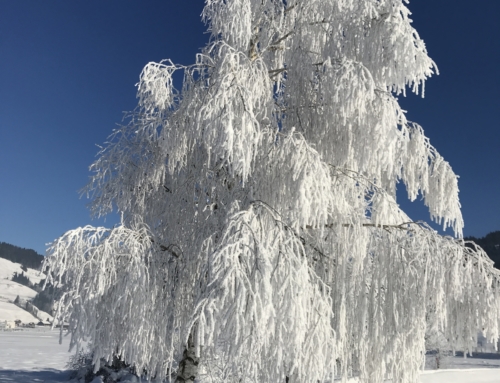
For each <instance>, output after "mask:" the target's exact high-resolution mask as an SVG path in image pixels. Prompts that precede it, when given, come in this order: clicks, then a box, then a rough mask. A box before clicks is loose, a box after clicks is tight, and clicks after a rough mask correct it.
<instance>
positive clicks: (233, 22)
mask: <svg viewBox="0 0 500 383" xmlns="http://www.w3.org/2000/svg"><path fill="white" fill-rule="evenodd" d="M409 15H410V12H409V10H408V8H407V6H406V1H402V0H364V1H359V0H342V1H340V0H338V1H337V0H335V1H324V0H307V1H301V0H297V1H283V0H233V1H230V2H228V1H224V0H207V1H206V5H205V8H204V11H203V14H202V17H203V20H204V21H205V22H206V23H207V25H208V31H209V32H210V34H211V38H210V42H209V43H208V45H207V46H206V47H205V48H204V49H203V50H202V51H201V52H200V53H199V54H198V55H197V56H196V61H195V63H194V64H193V65H191V66H182V65H177V64H174V63H173V62H171V61H170V60H165V61H162V62H160V63H153V62H152V63H149V64H147V65H146V66H145V68H144V69H143V71H142V73H141V76H140V81H139V83H138V91H137V97H138V107H137V109H136V110H135V111H133V112H132V113H130V115H129V121H128V124H126V125H124V126H122V127H120V128H119V129H116V130H115V131H114V132H113V134H112V135H111V136H110V138H109V142H108V143H107V145H106V146H105V148H104V149H103V150H102V151H101V152H100V155H99V157H98V159H97V160H96V162H95V163H94V164H93V165H92V166H91V169H92V171H93V177H92V180H91V182H90V183H89V185H88V186H87V188H86V192H87V193H88V195H89V196H90V197H91V198H92V206H91V210H92V212H93V213H94V214H95V215H96V216H102V215H105V214H107V213H109V212H111V211H113V210H116V211H118V212H119V213H120V214H121V217H122V218H121V224H120V225H119V226H117V227H114V228H112V229H106V228H101V227H97V228H96V227H90V226H87V227H83V228H77V229H74V230H71V231H69V232H67V233H66V234H64V235H63V236H62V237H61V238H59V239H58V240H57V241H55V242H54V243H53V244H52V245H51V247H50V248H49V249H48V254H49V257H48V260H47V263H48V265H49V266H50V271H51V276H50V279H49V280H50V281H51V282H52V283H54V284H55V285H56V286H61V287H62V288H63V290H64V294H63V296H62V298H61V300H60V303H59V306H58V310H59V311H58V315H59V317H60V319H64V320H67V321H68V322H69V323H70V330H71V333H72V344H78V343H79V342H81V341H82V340H84V339H87V337H90V339H91V342H92V343H91V344H92V349H93V351H94V362H95V363H96V368H99V363H100V359H101V358H105V359H107V360H112V359H113V357H114V356H119V357H120V358H121V359H123V360H124V361H126V362H127V363H131V364H134V365H136V366H137V368H138V370H139V371H141V370H142V369H143V368H144V369H146V370H147V371H148V372H149V373H150V374H151V375H152V376H154V375H158V376H165V375H168V374H172V373H173V371H174V370H176V369H177V374H178V379H180V378H179V376H181V375H182V373H183V372H182V371H180V370H182V368H181V367H182V366H183V365H181V364H180V363H179V362H180V361H181V360H182V358H183V356H182V355H183V353H184V356H186V352H192V353H193V355H195V356H196V357H199V358H200V365H199V368H194V369H193V370H192V371H190V374H191V375H190V376H187V377H186V376H184V375H183V376H182V379H183V380H193V379H194V375H193V374H196V375H197V376H198V377H200V378H201V379H202V380H203V381H214V382H215V381H220V382H222V381H224V382H229V381H238V382H284V381H285V379H286V378H288V379H289V380H290V381H291V382H317V381H327V380H329V379H332V376H334V375H335V376H341V377H342V379H343V381H346V379H347V378H348V377H350V376H353V375H357V376H359V377H360V381H361V382H370V383H377V382H382V381H383V379H384V378H385V377H387V376H390V377H392V378H393V381H394V382H417V380H418V374H419V369H420V367H421V365H422V358H423V355H424V354H425V335H426V331H429V330H426V329H431V331H441V332H443V333H444V334H445V336H446V338H447V340H448V341H449V342H450V347H455V348H457V347H461V348H465V349H467V348H468V347H471V346H472V345H473V343H474V339H475V338H476V336H477V331H478V330H480V329H484V330H485V333H486V335H487V337H488V338H498V331H499V318H500V315H499V314H500V301H499V299H498V291H499V278H498V276H499V274H498V272H497V271H496V270H494V269H493V265H492V262H491V261H490V260H489V259H488V257H487V256H486V254H485V253H484V252H483V251H482V250H481V249H480V248H478V247H473V248H469V247H466V246H464V241H463V240H462V239H461V237H462V228H463V219H462V215H461V212H460V203H459V198H458V183H457V176H456V175H455V174H454V172H453V170H452V168H451V167H450V165H449V164H448V163H447V162H446V161H445V160H444V159H443V158H442V157H441V156H440V155H439V153H438V152H437V150H436V149H435V148H434V147H433V146H432V145H431V144H430V142H429V139H428V138H427V137H426V136H425V134H424V131H423V129H422V128H421V127H420V126H419V125H418V124H416V123H413V122H410V121H408V120H407V119H406V116H405V113H404V111H403V110H402V109H401V108H400V106H399V104H398V96H401V95H404V94H405V92H406V91H407V89H410V90H411V91H413V92H416V93H419V92H422V94H423V91H424V83H425V81H426V80H427V79H428V78H429V77H430V76H431V75H432V74H433V73H435V72H437V67H436V65H435V64H434V62H433V61H432V60H431V59H430V58H429V57H428V55H427V51H426V48H425V45H424V42H423V41H422V40H421V39H420V38H419V36H418V33H417V32H416V31H415V29H414V28H413V27H412V26H411V20H410V18H409ZM177 71H181V72H183V75H184V81H183V85H182V88H181V89H180V90H177V89H175V88H174V81H173V75H174V73H175V72H177ZM398 183H402V184H404V185H405V187H406V190H407V192H408V198H409V199H410V200H415V199H416V198H418V197H421V198H422V199H423V201H424V203H425V205H426V206H427V207H428V208H429V212H430V218H431V219H432V220H434V221H436V222H438V223H440V224H442V225H443V227H444V228H446V227H451V228H452V229H453V230H454V232H455V236H456V238H451V237H443V236H440V235H438V234H437V233H436V232H435V231H434V230H432V229H431V228H430V227H429V226H427V225H426V224H425V223H421V222H413V221H412V220H411V219H410V217H408V216H407V215H406V214H405V212H404V211H402V210H401V209H400V208H399V206H398V204H397V201H396V187H397V185H398ZM429 313H432V315H428V314H429ZM429 321H431V322H432V323H429ZM185 351H186V352H185Z"/></svg>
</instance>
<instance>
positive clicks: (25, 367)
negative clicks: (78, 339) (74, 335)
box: [0, 328, 71, 383]
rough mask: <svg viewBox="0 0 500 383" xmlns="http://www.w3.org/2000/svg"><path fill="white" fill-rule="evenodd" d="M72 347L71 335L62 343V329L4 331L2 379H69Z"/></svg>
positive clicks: (29, 382)
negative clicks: (70, 348)
mask: <svg viewBox="0 0 500 383" xmlns="http://www.w3.org/2000/svg"><path fill="white" fill-rule="evenodd" d="M68 346H69V339H68V338H63V342H62V344H59V330H50V329H48V328H36V329H23V330H21V331H0V382H2V383H3V382H5V383H8V382H12V383H33V382H44V383H55V382H65V381H67V380H68V372H66V371H65V369H66V363H67V362H68V359H69V357H70V355H71V354H70V353H69V352H68Z"/></svg>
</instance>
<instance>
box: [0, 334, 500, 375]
mask: <svg viewBox="0 0 500 383" xmlns="http://www.w3.org/2000/svg"><path fill="white" fill-rule="evenodd" d="M68 345H69V338H68V337H63V340H62V344H59V330H50V329H47V328H36V329H23V330H20V331H0V383H3V382H5V383H7V382H12V383H33V382H44V383H61V382H67V381H68V379H69V372H68V371H65V368H66V364H67V362H68V359H69V357H70V355H72V353H69V352H68ZM495 357H496V356H494V355H491V354H490V355H489V357H486V356H485V357H483V358H467V359H464V358H462V357H449V358H446V363H447V365H449V366H450V367H453V369H448V370H430V371H424V372H422V375H421V377H420V381H421V383H449V382H452V383H499V382H500V355H499V356H498V359H494V358H495ZM480 367H483V368H480ZM354 382H355V380H353V381H352V383H354ZM388 383H389V382H388Z"/></svg>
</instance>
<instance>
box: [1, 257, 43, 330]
mask: <svg viewBox="0 0 500 383" xmlns="http://www.w3.org/2000/svg"><path fill="white" fill-rule="evenodd" d="M21 272H23V270H22V269H21V265H20V264H19V263H14V262H11V261H9V260H7V259H4V258H0V321H5V320H7V321H13V320H16V319H20V320H21V321H22V322H23V323H30V322H35V323H36V322H38V321H39V319H42V320H46V319H47V318H50V319H52V317H51V316H50V315H49V314H47V313H45V312H43V311H40V312H39V317H40V318H39V319H38V318H35V317H34V316H33V315H31V314H30V313H29V312H27V311H25V310H23V309H22V308H20V307H17V306H16V305H15V304H14V303H13V302H14V300H15V299H16V297H17V296H18V295H19V297H20V298H21V299H23V300H29V299H33V298H34V297H35V296H36V291H35V290H33V289H30V288H29V287H27V286H23V285H21V284H19V283H17V282H13V281H11V280H10V279H11V278H12V276H13V275H14V273H18V274H21ZM24 275H26V276H27V277H28V278H29V280H30V281H31V283H33V284H37V283H39V282H40V280H42V279H44V278H45V275H44V274H42V273H41V272H39V271H37V270H34V269H28V271H27V272H24Z"/></svg>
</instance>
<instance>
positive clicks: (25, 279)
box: [12, 272, 34, 289]
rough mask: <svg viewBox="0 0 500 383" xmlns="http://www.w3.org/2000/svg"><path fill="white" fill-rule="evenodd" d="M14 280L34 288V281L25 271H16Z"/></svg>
mask: <svg viewBox="0 0 500 383" xmlns="http://www.w3.org/2000/svg"><path fill="white" fill-rule="evenodd" d="M12 281H13V282H17V283H19V284H20V285H23V286H27V287H29V288H30V289H32V288H34V285H33V283H31V281H30V280H29V278H28V277H27V276H26V275H24V272H21V274H19V273H14V275H13V276H12Z"/></svg>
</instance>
